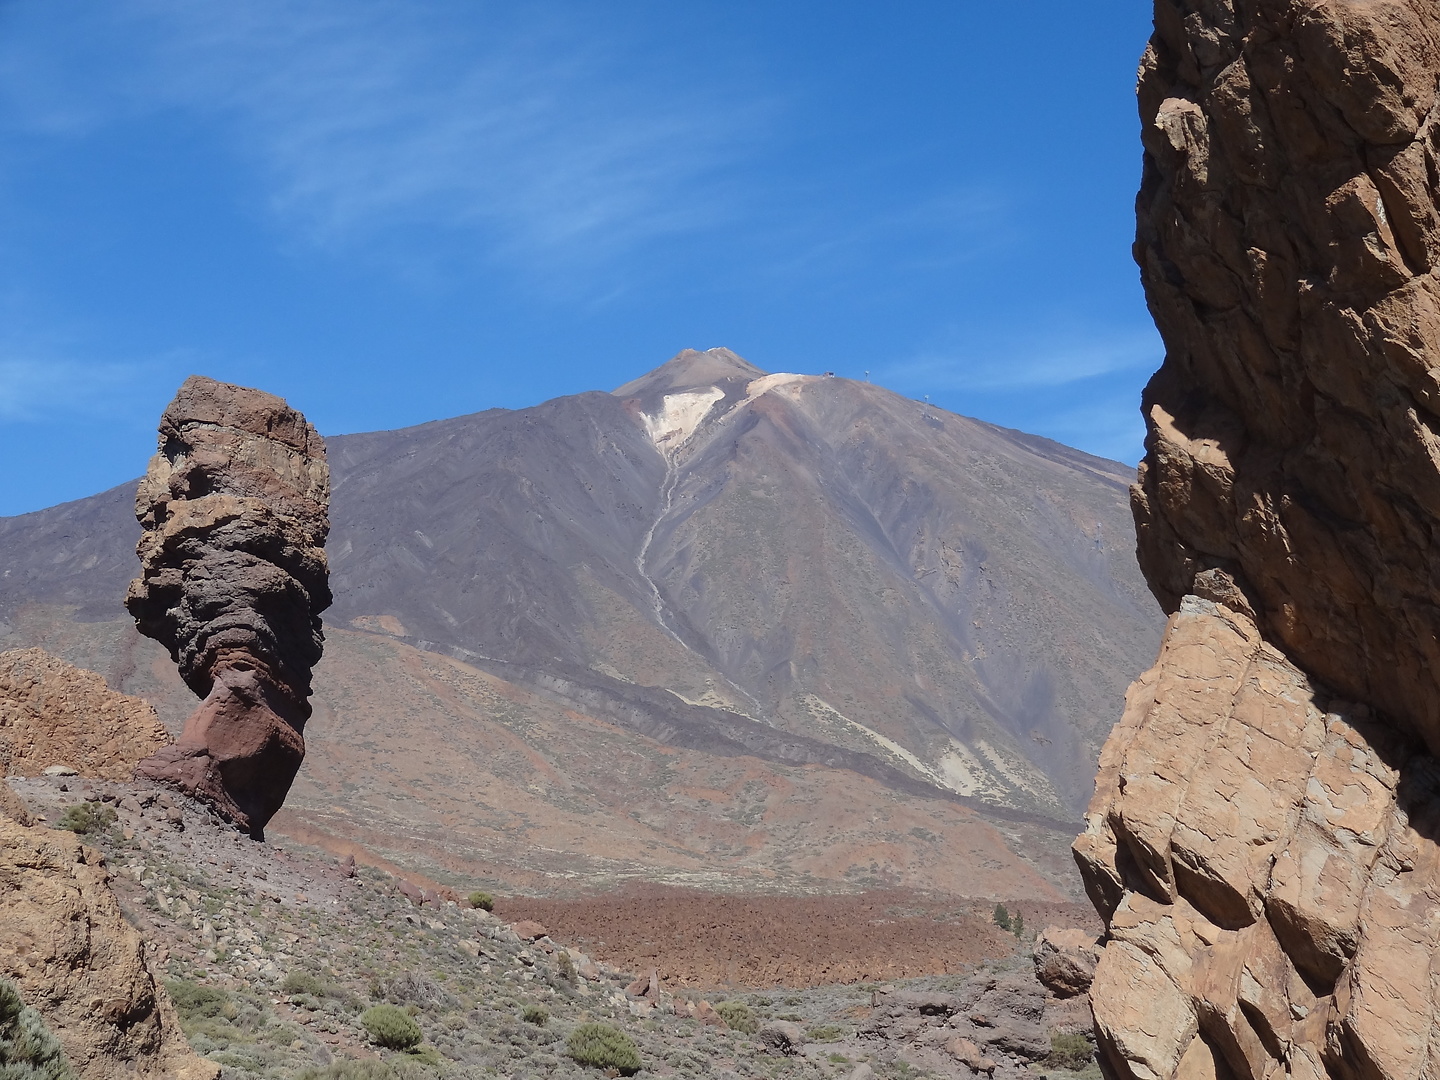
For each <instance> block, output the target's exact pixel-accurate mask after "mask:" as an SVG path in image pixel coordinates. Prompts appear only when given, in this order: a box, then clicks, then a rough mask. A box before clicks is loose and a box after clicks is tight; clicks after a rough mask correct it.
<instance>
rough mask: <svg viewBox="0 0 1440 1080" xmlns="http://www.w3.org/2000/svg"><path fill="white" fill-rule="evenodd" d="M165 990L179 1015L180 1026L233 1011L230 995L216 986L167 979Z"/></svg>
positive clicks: (211, 1018)
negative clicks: (168, 992)
mask: <svg viewBox="0 0 1440 1080" xmlns="http://www.w3.org/2000/svg"><path fill="white" fill-rule="evenodd" d="M165 989H166V990H168V991H170V1000H171V1001H173V1002H174V1003H175V1011H176V1012H178V1013H179V1014H180V1022H181V1024H182V1025H184V1024H188V1023H192V1022H194V1021H197V1020H213V1019H215V1018H216V1017H218V1016H224V1015H225V1014H226V1013H227V1012H231V1011H233V1006H232V1003H231V1001H230V995H229V994H227V993H226V992H225V991H224V990H221V989H220V988H219V987H216V986H202V985H201V984H200V983H194V982H187V981H185V980H184V979H168V980H166V982H165Z"/></svg>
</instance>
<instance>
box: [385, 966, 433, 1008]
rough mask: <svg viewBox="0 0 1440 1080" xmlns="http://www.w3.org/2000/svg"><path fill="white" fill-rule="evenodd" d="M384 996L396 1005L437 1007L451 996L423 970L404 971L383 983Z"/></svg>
mask: <svg viewBox="0 0 1440 1080" xmlns="http://www.w3.org/2000/svg"><path fill="white" fill-rule="evenodd" d="M382 988H383V990H384V993H383V995H381V996H383V997H384V998H385V999H386V1000H388V1001H391V1002H393V1003H394V1004H396V1005H419V1006H421V1007H422V1008H426V1009H435V1008H439V1007H441V1006H443V1005H446V1004H448V1003H449V1001H450V996H449V995H448V994H446V993H445V991H444V990H442V989H440V984H439V983H437V982H436V981H435V980H434V979H432V978H430V976H429V975H426V974H425V973H424V972H423V971H402V972H401V973H400V974H399V975H396V976H395V977H394V978H392V979H387V980H386V981H385V983H384V984H383V987H382Z"/></svg>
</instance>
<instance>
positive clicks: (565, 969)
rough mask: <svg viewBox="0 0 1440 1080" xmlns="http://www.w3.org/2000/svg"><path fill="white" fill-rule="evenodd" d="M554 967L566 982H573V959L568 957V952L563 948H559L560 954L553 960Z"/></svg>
mask: <svg viewBox="0 0 1440 1080" xmlns="http://www.w3.org/2000/svg"><path fill="white" fill-rule="evenodd" d="M555 969H556V970H557V971H558V972H559V973H560V978H562V979H564V980H565V981H566V982H567V983H572V984H573V983H574V982H575V961H574V960H571V959H570V954H569V953H568V952H566V951H565V950H564V949H561V950H560V955H559V956H558V957H557V958H556V960H555Z"/></svg>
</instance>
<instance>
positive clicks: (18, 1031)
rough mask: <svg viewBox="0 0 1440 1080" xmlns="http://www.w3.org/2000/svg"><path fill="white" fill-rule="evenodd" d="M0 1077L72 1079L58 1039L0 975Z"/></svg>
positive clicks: (0, 1079) (10, 1079)
mask: <svg viewBox="0 0 1440 1080" xmlns="http://www.w3.org/2000/svg"><path fill="white" fill-rule="evenodd" d="M0 1080H75V1073H74V1072H73V1071H72V1070H71V1068H70V1063H69V1062H68V1061H66V1060H65V1051H63V1050H62V1049H61V1048H60V1043H59V1042H58V1041H56V1039H55V1036H54V1035H52V1034H50V1031H49V1029H48V1028H46V1027H45V1023H44V1021H42V1020H41V1019H40V1014H39V1013H37V1012H36V1011H35V1010H34V1009H29V1008H26V1006H25V1003H24V1002H23V1001H21V1000H20V991H19V990H18V989H17V988H16V986H15V984H14V983H12V982H10V981H9V980H8V979H0Z"/></svg>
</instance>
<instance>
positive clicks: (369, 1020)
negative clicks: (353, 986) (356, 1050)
mask: <svg viewBox="0 0 1440 1080" xmlns="http://www.w3.org/2000/svg"><path fill="white" fill-rule="evenodd" d="M360 1026H361V1027H363V1028H364V1029H365V1033H366V1034H367V1035H369V1036H370V1040H371V1041H372V1042H374V1043H376V1044H377V1045H379V1046H383V1047H385V1048H386V1049H388V1050H409V1049H410V1048H411V1047H413V1046H419V1045H420V1040H421V1039H422V1038H423V1037H424V1035H423V1033H422V1032H421V1030H420V1025H419V1024H417V1023H415V1021H414V1020H412V1019H411V1018H410V1015H409V1014H408V1013H406V1012H405V1010H403V1009H397V1008H396V1007H395V1006H394V1005H376V1006H374V1007H372V1008H369V1009H366V1010H365V1011H364V1012H363V1013H361V1014H360Z"/></svg>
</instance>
